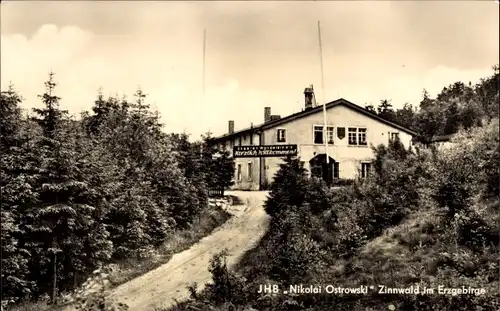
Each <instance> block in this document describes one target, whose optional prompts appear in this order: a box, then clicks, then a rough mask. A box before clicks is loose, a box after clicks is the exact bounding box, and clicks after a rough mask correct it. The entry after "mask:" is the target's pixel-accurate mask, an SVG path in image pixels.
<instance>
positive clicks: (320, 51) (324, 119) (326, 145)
mask: <svg viewBox="0 0 500 311" xmlns="http://www.w3.org/2000/svg"><path fill="white" fill-rule="evenodd" d="M318 39H319V59H320V65H321V87H322V93H323V94H322V95H323V96H322V97H323V98H322V99H323V121H324V124H325V126H324V128H323V133H324V134H323V135H324V138H325V155H326V166H327V169H328V184H330V156H329V155H328V124H327V122H326V101H325V76H324V73H323V46H322V44H321V26H320V22H319V21H318Z"/></svg>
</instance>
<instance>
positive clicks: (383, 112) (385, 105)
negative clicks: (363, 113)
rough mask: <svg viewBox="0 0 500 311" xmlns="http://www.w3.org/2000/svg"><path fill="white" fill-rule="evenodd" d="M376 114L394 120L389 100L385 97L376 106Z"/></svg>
mask: <svg viewBox="0 0 500 311" xmlns="http://www.w3.org/2000/svg"><path fill="white" fill-rule="evenodd" d="M377 114H378V115H379V116H380V117H382V118H384V119H386V120H389V121H394V119H395V113H394V109H393V108H392V104H391V101H390V100H387V99H384V100H381V101H380V104H379V105H378V107H377Z"/></svg>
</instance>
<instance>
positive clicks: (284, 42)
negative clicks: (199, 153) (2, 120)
mask: <svg viewBox="0 0 500 311" xmlns="http://www.w3.org/2000/svg"><path fill="white" fill-rule="evenodd" d="M0 9H1V16H0V17H1V45H0V46H1V53H0V57H1V67H0V72H1V87H2V90H5V89H6V88H7V86H8V84H9V82H12V83H13V84H14V87H15V89H16V90H17V91H19V92H20V94H21V95H22V96H23V98H24V102H23V107H24V108H31V107H40V106H41V105H42V104H41V102H40V100H39V99H38V98H37V94H41V93H43V91H44V86H43V82H44V81H46V79H47V77H48V73H49V72H50V71H53V72H54V73H55V76H54V77H55V80H56V81H57V82H58V83H59V85H58V86H57V94H58V95H59V96H60V97H62V100H61V106H62V107H63V108H64V109H67V110H69V111H70V112H72V113H75V114H78V113H80V112H81V111H82V110H90V109H91V107H92V105H93V101H94V100H95V98H96V95H97V93H98V90H99V88H102V91H103V93H104V95H105V96H113V95H119V96H120V97H121V96H123V95H126V96H127V97H128V98H133V97H132V95H133V93H134V92H135V91H136V89H137V88H138V87H139V86H140V87H141V89H142V90H144V92H145V93H146V94H148V97H147V101H148V103H150V104H151V106H152V107H153V109H156V110H158V111H159V112H160V114H161V116H162V122H163V123H164V124H165V131H166V132H182V131H186V132H188V133H191V134H192V137H193V138H194V139H197V138H198V137H199V135H201V134H202V133H205V132H207V131H208V130H210V131H211V132H212V133H214V134H215V135H220V134H224V133H226V132H227V127H228V125H227V124H228V120H234V121H235V129H236V130H238V129H242V128H246V127H249V126H250V123H253V124H259V123H261V122H262V121H263V118H264V107H266V106H269V107H271V108H272V114H279V115H281V116H286V115H289V114H292V113H295V112H298V111H300V110H301V109H302V108H303V106H304V95H303V91H304V88H305V87H307V86H308V85H309V84H313V85H314V89H315V93H316V98H317V99H318V101H319V102H325V101H326V102H329V101H333V100H335V99H338V98H345V99H347V100H349V101H351V102H353V103H355V104H358V105H360V106H364V105H366V104H373V105H377V104H378V103H379V102H380V101H381V100H383V99H390V100H391V101H392V104H393V106H394V107H395V108H400V107H402V106H403V105H404V103H405V102H409V103H411V104H413V105H418V104H419V102H420V100H421V98H422V91H423V89H424V88H425V89H427V91H428V92H429V93H430V94H431V95H432V96H435V95H436V94H437V93H438V92H439V91H440V90H441V89H442V88H443V87H444V86H446V85H449V84H451V83H454V82H456V81H463V82H465V83H468V82H469V81H470V82H472V83H473V84H474V83H476V82H477V81H478V80H479V79H480V78H483V77H487V76H490V75H491V74H492V69H491V67H492V66H493V65H495V64H498V63H499V57H500V56H499V37H500V35H499V5H498V3H497V2H495V1H489V0H485V1H456V2H455V1H414V2H413V1H351V2H342V1H318V2H313V1H293V2H285V1H278V2H272V1H265V2H264V1H262V2H259V1H248V2H237V1H234V2H233V1H221V2H215V1H200V2H188V1H176V2H166V1H164V2H160V1H158V2H145V1H144V2H142V1H141V2H140V1H128V2H120V1H112V2H105V1H95V2H93V1H54V2H51V1H43V2H42V1H40V2H35V1H12V2H9V1H7V2H5V1H3V2H2V4H1V7H0ZM318 21H320V23H321V38H322V50H323V53H322V54H323V71H324V88H323V87H322V79H321V62H320V49H319V39H318V37H319V36H318ZM204 29H206V49H205V79H203V67H204V66H203V63H204V62H203V32H204ZM203 80H204V81H205V92H203Z"/></svg>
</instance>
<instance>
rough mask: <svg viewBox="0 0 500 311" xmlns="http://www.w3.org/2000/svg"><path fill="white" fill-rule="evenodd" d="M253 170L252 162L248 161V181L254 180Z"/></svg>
mask: <svg viewBox="0 0 500 311" xmlns="http://www.w3.org/2000/svg"><path fill="white" fill-rule="evenodd" d="M252 172H253V168H252V162H249V163H248V181H252Z"/></svg>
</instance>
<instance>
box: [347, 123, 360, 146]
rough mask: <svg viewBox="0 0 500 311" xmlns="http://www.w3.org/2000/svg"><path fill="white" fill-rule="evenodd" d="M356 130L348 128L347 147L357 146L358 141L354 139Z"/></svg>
mask: <svg viewBox="0 0 500 311" xmlns="http://www.w3.org/2000/svg"><path fill="white" fill-rule="evenodd" d="M357 131H358V129H357V128H355V127H350V128H349V133H348V137H347V138H348V139H349V145H357V144H358V141H357V139H356V133H357Z"/></svg>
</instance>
